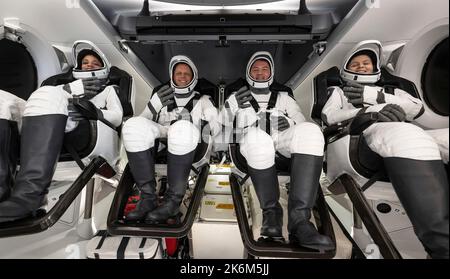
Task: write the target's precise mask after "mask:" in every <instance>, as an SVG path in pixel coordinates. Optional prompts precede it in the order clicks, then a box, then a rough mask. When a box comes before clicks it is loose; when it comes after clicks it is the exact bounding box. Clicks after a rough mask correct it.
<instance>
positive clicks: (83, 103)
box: [69, 98, 103, 121]
mask: <svg viewBox="0 0 450 279" xmlns="http://www.w3.org/2000/svg"><path fill="white" fill-rule="evenodd" d="M71 104H72V105H73V107H74V110H73V111H74V112H73V113H71V112H70V111H69V117H72V115H73V116H74V117H75V118H76V119H74V118H72V119H73V120H78V121H80V120H82V119H91V120H101V119H103V112H102V111H101V110H100V109H98V108H97V107H96V106H95V105H94V104H93V103H92V102H90V101H89V100H87V99H86V98H73V99H69V110H70V109H71Z"/></svg>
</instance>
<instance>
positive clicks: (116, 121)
mask: <svg viewBox="0 0 450 279" xmlns="http://www.w3.org/2000/svg"><path fill="white" fill-rule="evenodd" d="M73 55H74V58H75V61H76V66H75V67H74V69H73V78H74V79H75V81H73V82H71V83H69V84H65V85H59V86H43V87H40V88H38V89H37V90H36V91H34V92H33V93H32V94H31V96H30V97H29V99H28V100H27V101H26V102H25V101H24V100H21V99H19V98H18V97H16V96H14V95H12V94H10V93H7V92H5V91H2V92H0V94H1V96H0V107H1V112H2V113H1V117H2V118H3V120H2V122H1V123H4V122H3V121H5V122H8V121H17V122H18V127H19V132H20V135H21V139H20V169H19V172H18V174H17V177H16V178H15V183H14V185H10V184H9V181H11V180H12V178H11V177H9V176H10V174H11V171H9V170H10V169H12V168H15V166H13V167H11V166H9V165H7V163H2V164H1V170H0V177H6V178H5V179H3V178H2V180H1V181H0V183H2V184H1V185H0V189H2V191H1V194H2V195H3V197H0V198H1V200H3V201H2V202H1V203H0V222H6V221H13V220H16V219H21V218H24V217H27V216H29V215H32V214H34V213H35V212H36V211H37V210H38V209H39V208H40V207H41V206H42V205H43V203H45V196H46V194H47V192H48V187H49V186H50V182H51V179H52V177H53V174H54V172H55V167H56V163H57V161H58V157H59V153H60V151H61V148H62V145H63V139H64V134H65V133H67V132H70V131H72V130H74V129H75V128H76V127H77V125H78V122H79V120H80V118H82V115H81V114H80V112H79V111H78V110H77V109H76V106H74V105H73V103H74V102H78V103H80V104H85V105H87V106H90V107H91V109H92V110H93V111H95V113H96V114H97V116H98V118H99V119H101V118H104V119H105V120H106V121H108V122H110V123H111V124H112V125H113V126H115V127H118V126H120V125H121V123H122V115H123V110H122V106H121V103H120V100H119V97H118V96H117V92H116V90H117V88H115V87H114V86H106V81H107V77H108V74H109V69H110V64H109V62H108V61H107V59H106V57H105V56H104V54H103V53H102V52H101V51H100V50H99V49H98V48H97V47H96V46H95V45H93V44H92V43H90V42H88V41H77V42H75V43H74V45H73ZM1 129H5V131H6V132H5V133H3V132H2V133H1V136H0V138H1V139H0V141H1V142H0V143H1V145H2V148H3V146H7V145H9V144H10V142H8V140H9V134H10V131H9V130H8V128H6V125H5V127H2V128H1ZM1 156H2V158H1V161H2V162H7V161H9V160H8V158H7V157H8V153H7V152H5V153H3V152H2V153H1ZM5 157H6V158H5ZM7 176H8V177H7ZM10 187H12V189H11V188H10Z"/></svg>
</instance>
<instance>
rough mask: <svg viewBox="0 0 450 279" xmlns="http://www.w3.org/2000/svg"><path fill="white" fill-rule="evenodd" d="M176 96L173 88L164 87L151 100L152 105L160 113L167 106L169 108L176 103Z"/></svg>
mask: <svg viewBox="0 0 450 279" xmlns="http://www.w3.org/2000/svg"><path fill="white" fill-rule="evenodd" d="M174 97H175V94H174V93H173V88H172V87H170V86H169V85H164V86H163V87H161V88H160V89H159V90H158V91H157V92H156V93H155V94H153V96H152V98H151V99H150V104H151V105H152V106H153V108H154V109H155V111H156V113H159V112H160V111H161V109H162V108H163V107H165V106H169V105H171V104H173V103H174V102H175V99H174Z"/></svg>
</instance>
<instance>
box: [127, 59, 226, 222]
mask: <svg viewBox="0 0 450 279" xmlns="http://www.w3.org/2000/svg"><path fill="white" fill-rule="evenodd" d="M169 76H170V85H164V86H162V87H161V88H160V89H159V90H157V92H155V93H154V94H153V96H152V97H151V99H150V101H149V102H148V104H147V107H146V108H145V109H144V111H143V112H142V113H141V115H139V116H136V117H133V118H130V119H129V120H128V121H126V122H125V124H124V126H123V130H122V134H123V142H124V146H125V150H126V151H127V156H128V160H129V166H130V170H131V173H132V175H133V178H134V180H135V182H136V186H137V188H138V189H139V191H140V201H139V202H138V204H137V206H136V209H135V210H133V211H131V212H130V213H129V214H128V215H127V216H126V220H127V221H131V222H136V221H141V222H145V223H148V224H158V223H165V222H167V220H168V219H170V218H172V217H176V216H177V214H178V213H179V206H180V203H181V201H182V199H183V197H184V194H185V192H186V188H187V182H188V178H189V173H190V170H191V166H192V163H193V160H194V155H195V150H196V148H197V145H198V144H199V143H200V137H201V132H202V130H201V129H202V124H201V123H202V120H203V121H206V122H207V123H208V124H209V128H210V131H211V135H212V136H215V135H217V134H218V133H219V132H220V125H219V124H218V122H217V116H218V112H217V109H216V107H215V106H214V105H213V103H212V101H211V99H210V97H209V96H206V95H202V94H201V92H197V91H196V90H194V89H195V86H196V85H197V82H198V71H197V67H196V66H195V64H194V63H193V62H192V60H191V59H189V58H188V57H187V56H184V55H177V56H174V57H173V58H172V59H171V61H170V63H169ZM158 138H167V179H168V189H167V191H166V192H165V195H164V200H163V204H162V205H160V206H158V203H157V194H156V193H155V191H156V181H155V161H154V154H156V153H155V152H156V150H154V144H155V140H156V139H158Z"/></svg>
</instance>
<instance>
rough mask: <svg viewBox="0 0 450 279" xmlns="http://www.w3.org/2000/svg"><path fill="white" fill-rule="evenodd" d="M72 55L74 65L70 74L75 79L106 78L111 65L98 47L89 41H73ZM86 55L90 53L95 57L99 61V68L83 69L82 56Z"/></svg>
mask: <svg viewBox="0 0 450 279" xmlns="http://www.w3.org/2000/svg"><path fill="white" fill-rule="evenodd" d="M72 55H73V59H74V62H75V67H74V68H73V71H72V75H73V77H74V78H75V79H84V78H91V77H96V78H99V79H106V78H107V77H108V75H109V69H110V67H111V65H110V63H109V61H108V60H107V59H106V56H105V55H104V54H103V52H101V51H100V49H99V48H98V47H97V46H96V45H95V44H94V43H92V42H90V41H84V40H80V41H75V42H74V43H73V47H72ZM87 55H92V56H94V57H95V58H97V59H98V60H99V61H100V63H101V68H98V69H93V70H83V69H82V63H83V58H84V57H86V56H87Z"/></svg>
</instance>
